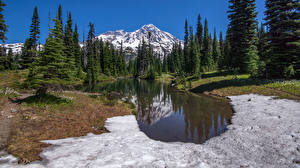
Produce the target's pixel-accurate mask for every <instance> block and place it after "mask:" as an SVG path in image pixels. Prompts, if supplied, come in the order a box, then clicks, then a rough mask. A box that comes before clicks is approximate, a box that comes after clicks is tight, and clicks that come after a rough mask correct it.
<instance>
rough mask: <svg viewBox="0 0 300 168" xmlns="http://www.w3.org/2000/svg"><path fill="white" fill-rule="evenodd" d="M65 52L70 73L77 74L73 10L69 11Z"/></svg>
mask: <svg viewBox="0 0 300 168" xmlns="http://www.w3.org/2000/svg"><path fill="white" fill-rule="evenodd" d="M64 44H65V48H66V49H65V54H66V56H67V64H68V69H69V73H70V75H72V76H75V73H76V72H75V56H74V42H73V23H72V15H71V12H68V19H67V24H66V26H65V35H64Z"/></svg>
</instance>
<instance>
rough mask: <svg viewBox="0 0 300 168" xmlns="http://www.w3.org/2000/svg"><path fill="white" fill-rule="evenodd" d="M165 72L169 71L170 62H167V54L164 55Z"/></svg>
mask: <svg viewBox="0 0 300 168" xmlns="http://www.w3.org/2000/svg"><path fill="white" fill-rule="evenodd" d="M162 71H163V72H165V73H168V62H167V58H166V55H164V59H163V69H162Z"/></svg>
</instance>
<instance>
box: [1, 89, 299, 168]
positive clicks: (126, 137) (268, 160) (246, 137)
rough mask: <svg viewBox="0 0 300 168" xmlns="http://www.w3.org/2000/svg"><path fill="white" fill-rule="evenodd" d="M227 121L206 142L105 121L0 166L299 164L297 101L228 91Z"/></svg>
mask: <svg viewBox="0 0 300 168" xmlns="http://www.w3.org/2000/svg"><path fill="white" fill-rule="evenodd" d="M230 99H231V100H232V102H231V103H232V105H233V107H234V110H235V111H236V113H235V115H234V116H233V118H232V123H233V124H232V125H230V126H229V127H228V131H227V132H225V133H224V134H222V135H221V136H218V137H215V138H212V139H210V140H208V141H207V142H206V143H205V144H202V145H196V144H191V143H164V142H159V141H154V140H151V139H149V138H148V137H147V136H146V135H145V134H144V133H143V132H141V131H140V130H139V128H138V124H137V121H136V119H135V117H134V116H125V117H114V118H110V119H108V120H107V121H106V125H105V126H106V128H107V129H108V130H109V131H110V133H105V134H101V135H93V134H89V135H87V136H84V137H79V138H68V139H62V140H53V141H44V142H46V143H49V144H52V146H51V147H49V148H47V149H45V150H44V151H43V153H42V154H41V156H42V157H43V158H44V161H43V162H36V163H33V164H30V165H26V166H20V165H16V159H14V158H13V157H11V156H9V155H5V154H3V153H2V154H1V153H0V167H30V168H34V167H39V168H40V167H50V168H52V167H53V168H60V167H61V168H63V167H113V168H118V167H268V168H271V167H281V168H284V167H289V168H290V167H300V103H299V102H295V101H291V100H281V99H273V98H272V97H266V96H259V95H253V94H251V95H242V96H232V97H230Z"/></svg>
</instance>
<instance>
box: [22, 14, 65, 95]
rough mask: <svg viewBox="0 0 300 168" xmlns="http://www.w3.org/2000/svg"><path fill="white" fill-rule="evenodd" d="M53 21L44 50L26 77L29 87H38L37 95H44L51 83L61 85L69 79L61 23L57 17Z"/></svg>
mask: <svg viewBox="0 0 300 168" xmlns="http://www.w3.org/2000/svg"><path fill="white" fill-rule="evenodd" d="M54 22H55V26H54V28H53V29H52V30H51V33H50V36H49V37H48V39H47V41H46V44H45V48H44V51H43V53H42V54H41V56H40V58H39V59H38V60H37V62H35V63H34V64H33V66H32V67H31V68H30V72H29V75H28V78H27V82H28V83H30V84H31V87H33V88H38V90H37V92H36V95H37V96H39V97H43V96H45V94H46V92H47V90H48V88H49V87H50V86H51V85H53V84H55V85H57V84H59V85H61V84H64V83H65V82H67V81H68V80H70V77H69V74H68V71H67V69H66V67H67V65H66V56H65V53H64V50H65V47H64V43H63V39H62V38H61V37H62V34H63V32H62V31H61V27H62V25H61V24H60V21H59V20H58V17H57V18H56V19H54Z"/></svg>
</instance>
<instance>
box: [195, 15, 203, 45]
mask: <svg viewBox="0 0 300 168" xmlns="http://www.w3.org/2000/svg"><path fill="white" fill-rule="evenodd" d="M202 34H203V25H202V23H201V16H200V14H199V15H198V20H197V32H196V36H197V39H198V47H199V50H200V49H201V47H202V41H203V35H202Z"/></svg>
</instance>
